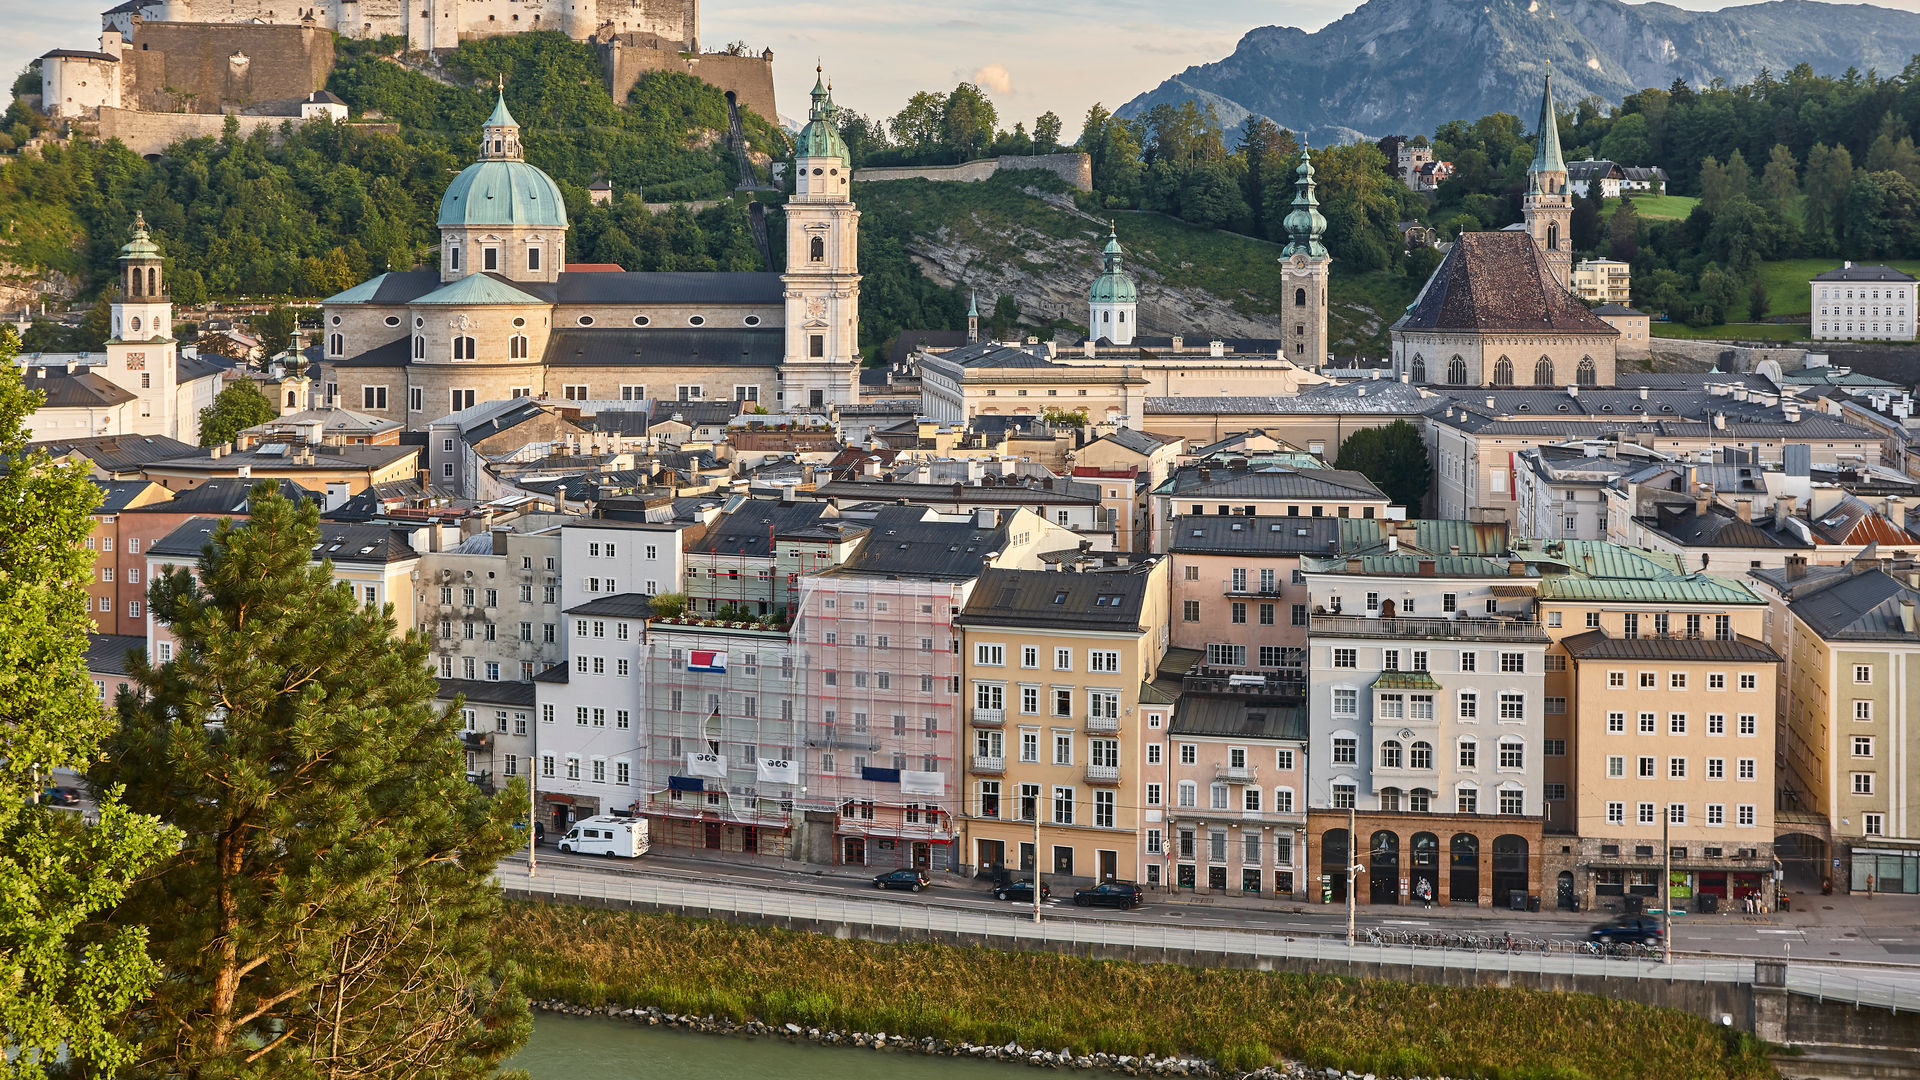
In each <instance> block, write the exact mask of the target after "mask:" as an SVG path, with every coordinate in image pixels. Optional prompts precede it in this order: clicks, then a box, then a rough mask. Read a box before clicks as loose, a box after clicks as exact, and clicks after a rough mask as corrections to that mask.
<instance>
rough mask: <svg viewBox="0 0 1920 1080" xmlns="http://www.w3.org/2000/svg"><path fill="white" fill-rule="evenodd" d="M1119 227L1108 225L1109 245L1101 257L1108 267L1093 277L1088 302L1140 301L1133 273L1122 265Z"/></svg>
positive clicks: (1102, 251)
mask: <svg viewBox="0 0 1920 1080" xmlns="http://www.w3.org/2000/svg"><path fill="white" fill-rule="evenodd" d="M1122 254H1123V252H1122V251H1121V248H1120V232H1119V229H1118V228H1117V227H1115V226H1113V225H1111V224H1109V225H1108V226H1107V246H1106V247H1105V248H1103V249H1101V252H1100V258H1101V261H1102V263H1103V264H1104V265H1105V267H1106V269H1104V270H1102V271H1101V272H1100V276H1099V277H1097V278H1094V279H1093V286H1092V287H1091V288H1089V289H1088V290H1087V302H1088V303H1091V304H1137V303H1139V302H1140V290H1139V288H1138V287H1136V286H1135V285H1134V283H1133V275H1132V274H1129V273H1127V272H1126V270H1124V269H1122V268H1121V266H1120V257H1121V255H1122Z"/></svg>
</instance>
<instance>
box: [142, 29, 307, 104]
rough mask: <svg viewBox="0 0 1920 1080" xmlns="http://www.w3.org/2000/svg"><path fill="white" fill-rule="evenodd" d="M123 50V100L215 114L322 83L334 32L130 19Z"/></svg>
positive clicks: (290, 96) (292, 95)
mask: <svg viewBox="0 0 1920 1080" xmlns="http://www.w3.org/2000/svg"><path fill="white" fill-rule="evenodd" d="M122 55H123V56H124V57H125V59H124V60H122V65H123V66H124V67H126V68H127V69H128V70H125V71H123V72H122V73H121V75H122V78H123V80H124V82H123V84H122V92H121V96H122V101H124V102H125V103H126V104H127V105H128V106H130V107H132V108H135V109H139V110H142V111H145V112H156V113H168V112H185V113H201V114H218V113H221V112H224V111H228V110H233V109H242V108H245V107H247V106H249V105H257V104H260V103H262V102H268V101H287V100H294V99H299V98H304V97H306V96H307V95H308V94H311V93H313V92H314V91H315V90H319V89H321V88H323V87H325V86H326V84H327V72H328V71H330V70H331V69H332V68H333V34H332V33H330V32H329V31H327V30H325V29H322V28H320V27H318V26H271V25H246V26H236V25H229V24H224V23H189V22H136V23H135V24H134V28H133V43H132V47H131V48H129V49H128V50H126V52H124V53H123V54H122Z"/></svg>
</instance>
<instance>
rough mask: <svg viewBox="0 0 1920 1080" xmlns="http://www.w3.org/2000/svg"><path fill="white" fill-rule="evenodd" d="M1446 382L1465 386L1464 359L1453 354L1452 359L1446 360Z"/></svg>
mask: <svg viewBox="0 0 1920 1080" xmlns="http://www.w3.org/2000/svg"><path fill="white" fill-rule="evenodd" d="M1447 382H1448V383H1449V384H1451V385H1453V386H1465V385H1466V384H1467V362H1466V360H1465V359H1463V358H1461V357H1459V356H1455V357H1454V358H1453V359H1451V360H1449V361H1447Z"/></svg>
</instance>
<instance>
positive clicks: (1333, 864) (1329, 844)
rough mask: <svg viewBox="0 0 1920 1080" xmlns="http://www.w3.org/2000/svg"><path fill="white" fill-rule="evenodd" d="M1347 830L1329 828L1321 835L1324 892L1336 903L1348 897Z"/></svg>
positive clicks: (1321, 868) (1321, 867)
mask: <svg viewBox="0 0 1920 1080" xmlns="http://www.w3.org/2000/svg"><path fill="white" fill-rule="evenodd" d="M1347 858H1348V855H1347V830H1345V829H1328V830H1327V831H1326V832H1324V833H1322V834H1321V835H1320V875H1321V877H1322V878H1324V879H1325V880H1324V886H1323V892H1322V894H1323V895H1325V896H1328V897H1330V898H1331V899H1332V901H1333V902H1334V903H1336V904H1341V903H1345V902H1346V899H1347Z"/></svg>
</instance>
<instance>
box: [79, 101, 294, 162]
mask: <svg viewBox="0 0 1920 1080" xmlns="http://www.w3.org/2000/svg"><path fill="white" fill-rule="evenodd" d="M234 119H235V120H236V121H238V122H239V124H240V137H241V138H243V139H244V138H246V137H247V136H249V135H252V134H253V133H254V131H256V130H258V129H259V128H266V129H267V130H268V131H269V132H271V133H273V137H274V139H275V140H276V141H277V140H278V139H279V132H280V125H281V124H285V123H293V124H296V125H298V124H300V123H303V122H304V121H302V120H301V119H300V118H299V117H297V116H244V115H236V116H235V117H234ZM226 129H227V118H226V117H225V116H222V115H218V114H214V115H209V114H207V113H175V112H137V111H135V110H133V109H109V108H104V107H103V108H101V110H100V120H99V127H98V135H99V137H100V139H101V140H102V141H105V140H107V139H119V140H120V141H121V142H123V143H125V144H126V145H127V149H129V150H131V151H133V152H134V153H136V154H139V155H140V156H142V157H149V156H151V155H154V154H160V153H164V152H165V151H166V149H167V147H169V146H172V145H173V144H174V143H176V142H179V141H180V140H181V139H200V138H213V139H217V138H219V137H220V135H221V133H222V132H224V131H225V130H226Z"/></svg>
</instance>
